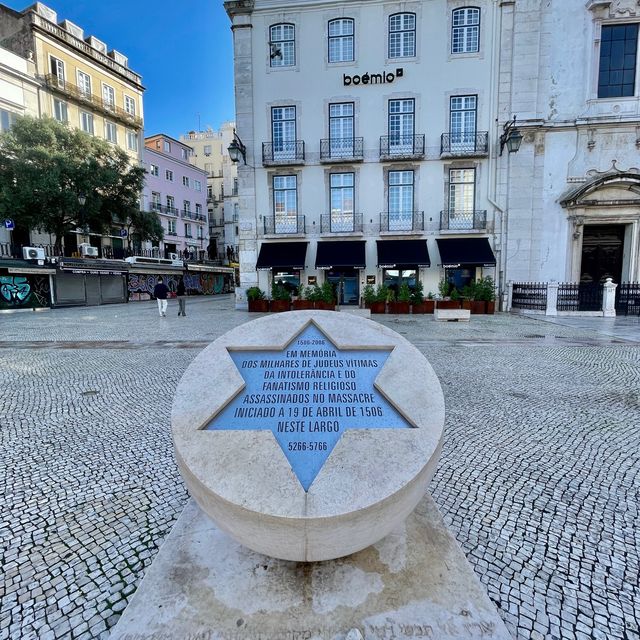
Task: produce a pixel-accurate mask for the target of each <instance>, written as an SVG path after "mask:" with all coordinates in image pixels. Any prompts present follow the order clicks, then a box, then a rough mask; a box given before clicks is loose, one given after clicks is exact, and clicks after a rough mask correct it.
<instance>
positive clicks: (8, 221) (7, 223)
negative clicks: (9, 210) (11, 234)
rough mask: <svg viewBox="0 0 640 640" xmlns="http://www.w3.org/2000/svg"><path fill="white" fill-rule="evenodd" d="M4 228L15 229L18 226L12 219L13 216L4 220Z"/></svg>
mask: <svg viewBox="0 0 640 640" xmlns="http://www.w3.org/2000/svg"><path fill="white" fill-rule="evenodd" d="M4 228H5V229H9V230H12V229H15V228H16V225H15V222H14V221H13V220H11V218H7V219H6V220H5V221H4Z"/></svg>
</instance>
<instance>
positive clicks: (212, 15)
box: [0, 0, 234, 137]
mask: <svg viewBox="0 0 640 640" xmlns="http://www.w3.org/2000/svg"><path fill="white" fill-rule="evenodd" d="M0 2H1V3H2V4H4V5H6V6H9V7H11V8H12V9H15V10H18V11H21V10H23V9H25V8H27V7H28V6H30V5H32V4H33V2H30V1H29V0H0ZM44 4H45V5H47V6H49V7H51V8H52V9H54V10H55V11H56V12H57V13H58V21H62V20H65V19H68V20H70V21H71V22H73V23H75V24H77V25H78V26H79V27H82V28H83V29H84V33H85V36H89V35H94V36H95V37H96V38H99V39H100V40H102V41H103V42H106V43H107V45H108V46H109V48H110V49H117V50H118V51H120V52H122V53H123V54H124V55H126V56H127V57H128V58H129V66H130V67H131V69H133V70H134V71H135V72H137V73H139V74H141V75H142V83H143V85H144V86H145V87H146V91H145V93H144V122H145V135H153V134H155V133H167V134H169V135H170V136H173V137H178V136H179V135H180V134H182V133H186V132H187V131H190V130H194V129H197V128H198V114H200V120H199V121H200V125H201V128H202V129H205V128H206V127H207V126H208V125H211V127H212V128H214V129H216V128H217V127H218V126H219V125H220V124H221V123H222V122H224V121H225V120H233V118H234V102H233V46H232V37H231V29H230V22H229V18H228V17H227V14H226V13H225V11H224V8H223V6H222V0H155V1H153V2H149V1H143V0H103V1H100V0H44Z"/></svg>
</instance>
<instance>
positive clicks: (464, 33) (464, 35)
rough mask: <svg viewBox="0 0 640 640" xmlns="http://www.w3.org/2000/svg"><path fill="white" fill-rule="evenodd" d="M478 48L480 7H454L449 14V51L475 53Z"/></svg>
mask: <svg viewBox="0 0 640 640" xmlns="http://www.w3.org/2000/svg"><path fill="white" fill-rule="evenodd" d="M479 50H480V9H478V8H477V7H465V8H463V9H454V10H453V13H452V16H451V53H477V52H478V51H479Z"/></svg>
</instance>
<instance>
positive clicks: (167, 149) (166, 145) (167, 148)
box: [162, 140, 171, 153]
mask: <svg viewBox="0 0 640 640" xmlns="http://www.w3.org/2000/svg"><path fill="white" fill-rule="evenodd" d="M162 148H163V149H164V152H165V153H171V143H170V142H169V141H168V140H163V141H162Z"/></svg>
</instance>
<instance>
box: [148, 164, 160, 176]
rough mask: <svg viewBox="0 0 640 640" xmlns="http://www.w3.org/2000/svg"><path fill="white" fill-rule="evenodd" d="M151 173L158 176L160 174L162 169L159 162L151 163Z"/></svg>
mask: <svg viewBox="0 0 640 640" xmlns="http://www.w3.org/2000/svg"><path fill="white" fill-rule="evenodd" d="M149 173H150V174H151V175H152V176H156V177H158V176H159V175H160V169H159V167H158V165H157V164H150V165H149Z"/></svg>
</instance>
